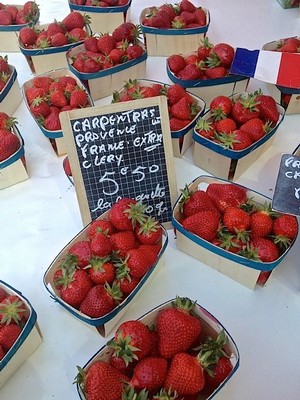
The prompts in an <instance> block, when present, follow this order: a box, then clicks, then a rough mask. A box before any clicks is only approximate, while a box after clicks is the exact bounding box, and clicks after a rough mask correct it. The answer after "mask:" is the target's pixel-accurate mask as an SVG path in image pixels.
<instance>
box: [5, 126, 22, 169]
mask: <svg viewBox="0 0 300 400" xmlns="http://www.w3.org/2000/svg"><path fill="white" fill-rule="evenodd" d="M20 146H21V144H20V140H19V138H18V137H17V136H16V135H15V134H14V133H12V132H11V131H8V130H6V129H0V161H4V160H6V159H7V158H9V157H10V156H11V155H12V154H14V153H15V152H16V151H17V150H18V149H19V148H20Z"/></svg>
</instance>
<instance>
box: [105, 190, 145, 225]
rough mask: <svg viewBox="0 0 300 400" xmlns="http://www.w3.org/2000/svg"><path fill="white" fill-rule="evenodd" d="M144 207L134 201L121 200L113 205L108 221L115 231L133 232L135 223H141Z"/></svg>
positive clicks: (128, 199)
mask: <svg viewBox="0 0 300 400" xmlns="http://www.w3.org/2000/svg"><path fill="white" fill-rule="evenodd" d="M144 211H145V207H144V206H143V205H142V204H141V203H138V202H137V201H136V200H134V199H130V198H123V199H121V200H119V201H118V202H117V203H115V204H113V206H112V207H111V209H110V211H109V220H110V222H111V223H112V224H113V225H114V227H115V228H116V229H117V230H121V231H130V230H133V229H134V227H135V225H136V223H137V222H143V220H144V218H145V217H144Z"/></svg>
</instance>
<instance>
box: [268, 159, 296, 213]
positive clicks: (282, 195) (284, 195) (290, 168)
mask: <svg viewBox="0 0 300 400" xmlns="http://www.w3.org/2000/svg"><path fill="white" fill-rule="evenodd" d="M272 208H273V209H274V210H275V211H279V212H283V213H287V214H293V215H300V157H299V156H297V155H293V154H283V155H282V157H281V161H280V166H279V171H278V176H277V181H276V186H275V190H274V196H273V201H272Z"/></svg>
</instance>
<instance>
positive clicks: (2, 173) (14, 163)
mask: <svg viewBox="0 0 300 400" xmlns="http://www.w3.org/2000/svg"><path fill="white" fill-rule="evenodd" d="M12 129H13V132H14V134H15V135H16V136H17V137H18V138H19V140H20V147H19V149H18V150H17V151H16V152H15V153H14V154H12V155H11V156H10V157H9V158H7V159H6V160H4V161H0V189H5V188H7V187H9V186H13V185H16V184H17V183H20V182H23V181H26V180H27V179H28V178H29V176H28V173H27V169H26V161H25V149H24V140H23V138H22V136H21V134H20V132H19V130H18V128H17V127H16V125H14V126H13V128H12Z"/></svg>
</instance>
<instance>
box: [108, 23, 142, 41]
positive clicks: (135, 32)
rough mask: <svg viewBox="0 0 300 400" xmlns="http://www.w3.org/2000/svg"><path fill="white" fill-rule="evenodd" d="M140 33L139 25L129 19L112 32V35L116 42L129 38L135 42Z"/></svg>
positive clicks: (128, 39)
mask: <svg viewBox="0 0 300 400" xmlns="http://www.w3.org/2000/svg"><path fill="white" fill-rule="evenodd" d="M139 35H140V29H139V27H138V26H136V25H134V24H133V23H132V22H129V21H126V22H124V23H122V24H121V25H119V26H118V27H117V28H115V29H114V31H113V32H112V36H113V38H114V39H115V40H116V42H122V41H125V40H127V41H128V43H135V42H136V40H137V38H138V37H139Z"/></svg>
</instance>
